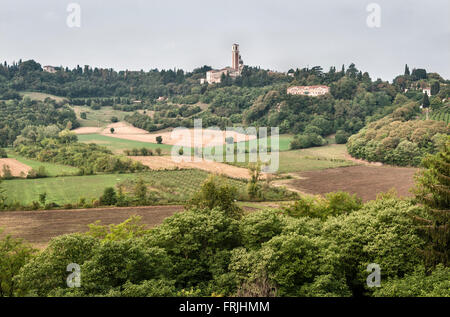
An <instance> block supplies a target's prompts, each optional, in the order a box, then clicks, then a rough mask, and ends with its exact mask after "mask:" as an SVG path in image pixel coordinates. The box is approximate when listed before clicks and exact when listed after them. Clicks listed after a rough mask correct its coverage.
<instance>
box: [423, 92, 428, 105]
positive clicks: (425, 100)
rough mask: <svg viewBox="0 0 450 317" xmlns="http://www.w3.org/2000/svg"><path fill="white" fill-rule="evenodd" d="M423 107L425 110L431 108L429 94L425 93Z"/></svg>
mask: <svg viewBox="0 0 450 317" xmlns="http://www.w3.org/2000/svg"><path fill="white" fill-rule="evenodd" d="M422 106H423V107H424V108H428V107H429V106H430V99H429V98H428V94H427V93H426V92H425V94H424V95H423V99H422Z"/></svg>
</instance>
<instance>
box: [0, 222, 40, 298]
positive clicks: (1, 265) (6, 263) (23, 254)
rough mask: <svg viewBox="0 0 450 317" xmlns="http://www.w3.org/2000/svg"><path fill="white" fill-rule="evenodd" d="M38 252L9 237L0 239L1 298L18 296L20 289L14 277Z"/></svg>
mask: <svg viewBox="0 0 450 317" xmlns="http://www.w3.org/2000/svg"><path fill="white" fill-rule="evenodd" d="M0 233H1V230H0ZM36 251H37V250H35V249H33V248H32V247H31V246H30V245H28V244H26V243H24V242H23V241H22V240H20V239H14V238H12V237H11V236H9V235H7V236H6V237H4V238H2V239H0V297H6V296H7V297H11V296H14V295H18V294H17V293H18V291H19V289H18V285H17V283H16V281H15V280H14V276H16V275H17V274H18V273H19V271H20V269H21V268H22V267H23V266H24V265H25V264H26V263H27V262H28V261H29V260H30V259H31V258H32V256H33V254H34V253H35V252H36Z"/></svg>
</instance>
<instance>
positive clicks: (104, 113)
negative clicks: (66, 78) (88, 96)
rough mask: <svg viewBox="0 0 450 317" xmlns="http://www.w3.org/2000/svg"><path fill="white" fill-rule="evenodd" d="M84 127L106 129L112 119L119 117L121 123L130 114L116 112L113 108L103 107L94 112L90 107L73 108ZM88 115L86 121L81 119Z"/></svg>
mask: <svg viewBox="0 0 450 317" xmlns="http://www.w3.org/2000/svg"><path fill="white" fill-rule="evenodd" d="M72 108H73V110H74V111H75V113H76V115H77V119H78V122H80V125H81V126H82V127H99V128H100V127H106V126H107V125H108V124H110V123H111V117H117V118H118V119H119V121H123V118H124V117H125V116H126V115H127V114H131V113H130V112H125V111H121V110H114V109H113V108H112V107H111V106H103V107H101V108H100V109H99V110H92V108H90V107H88V106H72ZM82 112H85V113H86V119H81V117H80V114H81V113H82Z"/></svg>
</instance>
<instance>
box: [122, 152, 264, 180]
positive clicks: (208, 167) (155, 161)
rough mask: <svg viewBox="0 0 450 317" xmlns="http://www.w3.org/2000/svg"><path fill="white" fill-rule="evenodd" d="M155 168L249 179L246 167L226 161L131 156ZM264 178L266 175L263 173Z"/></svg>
mask: <svg viewBox="0 0 450 317" xmlns="http://www.w3.org/2000/svg"><path fill="white" fill-rule="evenodd" d="M129 158H131V159H133V160H136V161H139V162H141V163H142V164H144V165H146V166H148V167H150V168H151V169H154V170H160V169H176V168H186V169H188V168H198V169H201V170H204V171H207V172H210V173H213V174H219V175H225V176H228V177H231V178H240V179H249V178H250V175H249V171H248V169H246V168H242V167H236V166H232V165H228V164H225V163H219V162H212V161H205V160H202V161H200V162H179V163H178V162H174V161H173V160H172V158H171V156H129ZM262 178H264V175H262Z"/></svg>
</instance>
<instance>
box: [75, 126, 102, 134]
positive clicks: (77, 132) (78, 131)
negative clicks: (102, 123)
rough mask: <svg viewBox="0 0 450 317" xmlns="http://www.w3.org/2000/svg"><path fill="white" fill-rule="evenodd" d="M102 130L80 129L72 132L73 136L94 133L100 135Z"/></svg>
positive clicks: (94, 128)
mask: <svg viewBox="0 0 450 317" xmlns="http://www.w3.org/2000/svg"><path fill="white" fill-rule="evenodd" d="M102 130H103V128H96V127H81V128H77V129H74V130H72V132H73V133H75V134H94V133H101V132H102Z"/></svg>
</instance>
